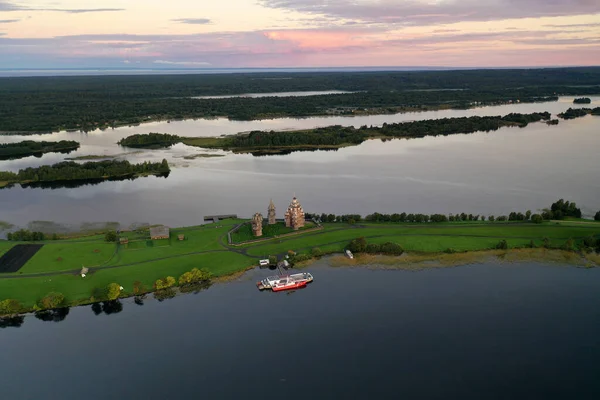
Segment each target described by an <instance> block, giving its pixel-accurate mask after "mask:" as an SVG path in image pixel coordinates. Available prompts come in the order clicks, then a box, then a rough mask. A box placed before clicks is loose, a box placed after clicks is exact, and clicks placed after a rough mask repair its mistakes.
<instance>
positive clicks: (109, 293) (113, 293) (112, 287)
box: [106, 283, 121, 300]
mask: <svg viewBox="0 0 600 400" xmlns="http://www.w3.org/2000/svg"><path fill="white" fill-rule="evenodd" d="M120 295H121V285H119V284H118V283H111V284H109V285H108V286H107V287H106V297H107V298H108V300H116V299H118V298H119V296H120Z"/></svg>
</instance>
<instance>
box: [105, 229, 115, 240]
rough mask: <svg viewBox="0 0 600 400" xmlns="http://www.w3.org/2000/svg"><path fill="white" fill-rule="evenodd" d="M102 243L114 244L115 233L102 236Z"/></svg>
mask: <svg viewBox="0 0 600 400" xmlns="http://www.w3.org/2000/svg"><path fill="white" fill-rule="evenodd" d="M104 241H105V242H109V243H113V242H116V241H117V232H115V231H108V232H106V235H104Z"/></svg>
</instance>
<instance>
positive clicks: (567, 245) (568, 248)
mask: <svg viewBox="0 0 600 400" xmlns="http://www.w3.org/2000/svg"><path fill="white" fill-rule="evenodd" d="M562 248H563V250H566V251H575V241H574V240H573V239H572V238H569V239H568V240H567V241H566V242H565V244H564V245H563V247H562Z"/></svg>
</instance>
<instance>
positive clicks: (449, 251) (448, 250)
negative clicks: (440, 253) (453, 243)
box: [444, 247, 458, 254]
mask: <svg viewBox="0 0 600 400" xmlns="http://www.w3.org/2000/svg"><path fill="white" fill-rule="evenodd" d="M444 253H446V254H455V253H458V252H457V251H456V250H455V249H453V248H451V247H448V248H447V249H446V250H444Z"/></svg>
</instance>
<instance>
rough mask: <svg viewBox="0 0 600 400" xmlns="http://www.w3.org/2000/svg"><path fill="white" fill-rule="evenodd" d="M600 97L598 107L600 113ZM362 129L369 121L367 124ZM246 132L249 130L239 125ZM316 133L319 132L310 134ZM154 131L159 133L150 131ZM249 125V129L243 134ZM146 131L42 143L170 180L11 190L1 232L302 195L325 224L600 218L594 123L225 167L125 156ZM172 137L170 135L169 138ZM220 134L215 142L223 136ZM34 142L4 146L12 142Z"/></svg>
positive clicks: (221, 161)
mask: <svg viewBox="0 0 600 400" xmlns="http://www.w3.org/2000/svg"><path fill="white" fill-rule="evenodd" d="M571 102H572V98H561V100H560V101H559V102H555V103H543V104H519V105H505V106H497V107H485V108H478V109H473V110H465V111H439V112H427V113H418V114H412V115H410V116H408V115H405V114H400V115H396V116H369V117H355V118H352V117H345V118H342V117H335V118H333V119H332V120H334V121H337V123H340V124H342V125H348V124H356V125H361V124H365V123H368V122H367V120H370V121H371V122H372V123H373V124H374V125H375V124H377V123H378V122H381V121H385V120H386V118H397V119H402V118H405V119H409V118H413V119H416V118H421V119H428V118H439V117H442V116H448V115H458V116H461V115H463V116H469V115H505V114H507V113H510V112H532V111H545V110H548V111H551V112H552V113H553V114H554V115H556V113H558V112H562V111H564V110H566V109H567V108H568V107H570V106H572V104H571ZM599 102H600V98H598V97H595V98H593V104H598V103H599ZM359 118H360V120H359ZM286 121H287V122H285V123H286V124H287V123H289V124H295V125H293V126H292V128H301V127H306V126H315V124H317V125H318V124H320V123H326V124H327V125H328V124H329V122H330V120H329V119H327V118H315V119H300V120H291V119H288V120H286ZM211 123H216V122H215V121H206V120H203V121H184V122H180V123H177V124H179V125H177V124H176V123H172V124H170V125H172V126H175V127H177V126H180V127H181V126H187V125H185V124H189V125H190V126H192V127H193V126H200V125H201V124H208V125H210V124H211ZM220 123H223V124H224V126H226V127H225V128H223V129H224V130H223V132H231V131H232V130H238V129H239V130H248V129H254V128H256V127H257V126H255V125H254V124H263V128H264V125H265V124H268V123H272V124H274V125H278V126H284V125H283V124H284V123H283V122H281V120H273V121H254V122H233V121H227V120H221V121H220ZM238 124H240V125H238ZM307 124H308V125H307ZM150 125H152V124H150ZM235 126H238V128H235V129H234V128H233V127H235ZM142 127H143V128H144V129H146V130H148V131H156V130H157V129H155V128H152V127H150V128H148V127H146V126H145V125H144V126H141V127H135V128H119V129H115V130H114V131H113V130H107V131H105V132H101V131H97V132H91V133H88V134H83V133H67V132H61V133H55V134H51V135H37V136H34V140H61V139H74V140H79V141H80V142H81V143H82V148H81V149H80V150H79V151H77V152H74V153H71V154H69V155H68V156H67V157H75V156H82V155H89V154H96V155H97V154H109V155H115V154H124V153H129V154H127V155H123V156H121V158H125V159H128V160H130V161H132V162H141V161H160V160H161V159H163V158H166V159H167V160H168V161H169V163H170V165H171V166H172V172H171V174H170V176H169V177H168V178H166V179H165V178H154V177H151V178H141V179H137V180H134V181H123V182H103V183H101V184H98V185H89V186H83V187H79V188H76V189H66V188H63V189H53V190H50V189H32V188H27V189H23V188H20V187H18V186H17V187H14V188H12V189H3V190H0V221H7V222H10V223H12V224H15V225H17V226H26V225H27V224H28V223H29V222H31V221H56V222H59V223H64V224H74V225H79V224H82V223H84V222H103V221H116V222H120V223H121V224H122V225H123V226H128V225H129V224H132V223H164V224H167V225H171V226H182V225H195V224H200V223H202V221H203V216H204V215H212V214H230V213H235V214H238V215H240V216H244V217H248V216H250V215H252V214H253V213H255V212H263V213H264V212H266V208H267V205H268V202H269V199H270V198H273V200H274V201H275V203H276V205H277V207H278V208H279V210H283V209H285V207H287V205H288V203H289V201H290V199H291V197H292V196H293V194H294V193H295V194H296V195H297V196H298V197H299V198H300V200H301V202H302V204H303V206H304V209H305V210H306V211H307V212H315V213H323V212H325V213H334V214H344V213H359V214H363V215H365V214H368V213H372V212H383V213H394V212H407V213H411V212H412V213H427V214H432V213H445V214H447V213H457V212H458V213H460V212H466V213H473V214H481V215H490V214H491V215H496V216H497V215H501V214H508V213H509V212H511V211H522V212H524V211H526V210H528V209H530V210H532V211H536V210H538V209H540V208H543V207H547V206H549V205H550V204H551V203H552V202H554V201H556V200H557V199H559V198H565V199H569V200H571V201H575V202H577V204H578V205H579V206H580V207H581V208H582V210H583V213H584V215H585V216H587V217H591V216H593V215H594V214H595V213H596V211H598V210H599V209H600V200H599V199H600V181H599V180H598V177H597V172H598V171H599V170H600V157H598V156H597V149H598V148H600V135H599V134H598V132H599V131H600V117H595V116H587V117H583V118H580V119H575V120H571V121H562V120H561V122H560V124H559V125H558V126H547V125H546V124H544V123H535V124H530V125H529V126H528V127H526V128H522V129H520V128H503V129H500V130H498V131H496V132H489V133H485V132H478V133H475V134H469V135H451V136H446V137H444V136H438V137H426V138H423V139H413V140H392V141H388V142H385V143H384V142H381V141H379V140H371V141H367V142H365V143H363V144H362V145H360V146H356V147H348V148H343V149H340V150H338V151H317V152H302V153H293V154H290V155H279V156H268V157H254V156H252V155H234V154H230V153H227V152H223V151H217V152H214V153H215V154H222V155H225V156H224V157H219V158H197V159H194V160H187V159H185V158H184V157H186V156H189V155H194V154H199V153H209V152H210V151H207V150H203V149H198V148H190V147H188V146H185V145H182V144H179V145H176V146H173V147H172V148H171V149H167V150H151V151H150V150H144V151H141V152H135V150H134V149H127V148H121V147H119V146H118V145H116V142H117V141H118V140H119V139H120V138H122V137H124V136H127V135H129V134H131V133H135V132H139V131H140V129H142ZM185 129H186V130H183V131H182V130H177V129H173V130H168V131H167V132H169V133H176V134H181V135H190V136H191V134H192V133H195V135H196V136H210V134H211V130H210V129H209V127H208V126H205V127H204V128H202V129H200V128H198V129H194V128H185ZM159 131H160V130H159ZM213 133H214V132H213ZM27 138H29V137H13V136H4V137H1V138H0V139H1V140H2V141H8V140H11V141H19V140H23V139H27ZM64 158H65V155H63V154H47V155H44V156H43V157H41V158H35V157H29V158H25V159H21V160H11V161H0V170H11V171H17V170H19V169H21V168H26V167H29V166H37V165H44V164H52V163H55V162H59V161H62V160H64Z"/></svg>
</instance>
